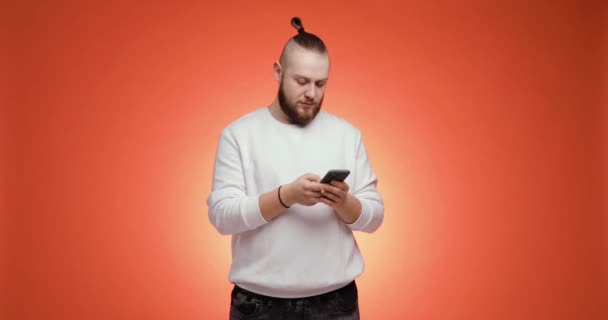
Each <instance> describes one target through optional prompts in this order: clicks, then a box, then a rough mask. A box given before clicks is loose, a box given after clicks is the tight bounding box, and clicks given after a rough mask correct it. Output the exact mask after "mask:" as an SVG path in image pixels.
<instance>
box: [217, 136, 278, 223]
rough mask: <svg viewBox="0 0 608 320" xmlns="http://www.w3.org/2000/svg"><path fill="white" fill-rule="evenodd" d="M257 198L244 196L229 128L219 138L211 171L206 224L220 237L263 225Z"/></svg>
mask: <svg viewBox="0 0 608 320" xmlns="http://www.w3.org/2000/svg"><path fill="white" fill-rule="evenodd" d="M258 198H259V196H257V195H256V196H247V194H246V189H245V177H244V174H243V164H242V161H241V156H240V152H239V148H238V144H237V142H236V139H235V137H234V135H233V134H232V132H231V131H230V130H229V127H228V128H226V129H224V130H223V131H222V133H221V135H220V139H219V142H218V146H217V152H216V156H215V163H214V169H213V183H212V191H211V194H210V195H209V196H208V198H207V206H208V208H209V220H210V221H211V224H213V226H214V227H215V228H216V229H217V230H218V231H219V233H221V234H223V235H228V234H236V233H240V232H244V231H247V230H253V229H256V228H257V227H259V226H261V225H263V224H265V223H267V222H268V221H266V220H265V219H264V217H263V216H262V213H261V211H260V206H259V203H258Z"/></svg>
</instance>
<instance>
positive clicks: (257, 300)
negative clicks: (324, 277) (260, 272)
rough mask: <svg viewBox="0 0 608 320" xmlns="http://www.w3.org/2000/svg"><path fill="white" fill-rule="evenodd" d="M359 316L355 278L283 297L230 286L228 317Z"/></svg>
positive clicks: (310, 319)
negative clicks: (306, 294) (333, 287)
mask: <svg viewBox="0 0 608 320" xmlns="http://www.w3.org/2000/svg"><path fill="white" fill-rule="evenodd" d="M243 319H257V320H262V319H264V320H266V319H270V320H274V319H277V320H284V319H298V320H299V319H302V320H304V319H306V320H321V319H327V320H330V319H331V320H333V319H336V320H337V319H340V320H359V299H358V294H357V285H356V283H355V281H354V280H353V282H351V283H349V284H348V285H346V286H345V287H342V288H340V289H337V290H334V291H331V292H328V293H324V294H321V295H318V296H312V297H305V298H295V299H284V298H274V297H269V296H264V295H260V294H257V293H253V292H251V291H247V290H245V289H243V288H241V287H239V286H236V285H235V286H234V289H232V299H231V302H230V320H243Z"/></svg>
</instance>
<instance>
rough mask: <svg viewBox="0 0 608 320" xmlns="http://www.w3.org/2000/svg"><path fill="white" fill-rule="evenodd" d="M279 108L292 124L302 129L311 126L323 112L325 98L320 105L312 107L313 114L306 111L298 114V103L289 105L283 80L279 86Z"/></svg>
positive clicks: (320, 101)
mask: <svg viewBox="0 0 608 320" xmlns="http://www.w3.org/2000/svg"><path fill="white" fill-rule="evenodd" d="M278 97H279V106H281V110H283V112H284V113H285V114H286V115H287V117H288V118H289V120H290V122H291V123H293V124H297V125H299V126H301V127H303V126H306V125H307V124H309V123H310V122H311V121H312V120H313V119H314V118H315V117H316V116H317V114H318V113H319V111H320V110H321V105H323V98H324V97H321V100H319V102H318V103H316V104H314V105H313V106H312V114H310V113H308V112H306V111H305V113H304V114H301V113H299V112H298V106H297V102H296V103H295V104H292V103H289V102H288V101H287V97H286V96H285V91H284V90H283V79H281V83H280V85H279V94H278Z"/></svg>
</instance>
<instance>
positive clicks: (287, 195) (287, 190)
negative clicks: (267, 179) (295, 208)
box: [281, 184, 295, 207]
mask: <svg viewBox="0 0 608 320" xmlns="http://www.w3.org/2000/svg"><path fill="white" fill-rule="evenodd" d="M281 200H283V203H284V204H285V205H286V206H288V207H291V206H292V205H294V204H295V201H293V197H292V194H291V184H284V185H283V186H282V187H281Z"/></svg>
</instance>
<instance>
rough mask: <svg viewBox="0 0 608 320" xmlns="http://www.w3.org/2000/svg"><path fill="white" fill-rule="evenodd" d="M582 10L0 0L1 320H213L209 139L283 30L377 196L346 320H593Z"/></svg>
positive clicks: (605, 29) (602, 292) (605, 72)
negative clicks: (345, 130)
mask: <svg viewBox="0 0 608 320" xmlns="http://www.w3.org/2000/svg"><path fill="white" fill-rule="evenodd" d="M600 2H601V1H597V4H596V2H593V1H534V4H530V3H529V2H528V1H464V2H460V1H459V2H458V4H456V3H457V2H456V1H452V2H450V1H442V2H439V1H395V2H390V1H365V2H363V1H361V2H358V1H355V2H352V1H350V2H346V1H331V3H330V1H266V2H251V1H243V2H240V3H238V4H236V3H234V2H230V3H228V2H224V3H221V4H220V3H219V2H216V3H213V4H210V3H205V2H203V1H198V2H191V3H179V4H177V3H171V4H169V2H167V3H166V4H158V3H155V4H150V3H146V2H141V3H133V2H132V3H129V4H125V3H121V2H116V3H113V4H108V3H106V2H105V1H104V2H101V1H100V2H99V3H96V4H91V3H87V4H83V3H79V2H74V3H63V4H57V3H55V2H53V3H54V4H52V5H51V4H50V3H51V2H48V3H47V2H42V1H41V2H40V3H27V1H26V2H21V4H19V5H17V4H15V5H13V6H12V7H11V5H8V4H5V5H3V6H4V8H3V9H2V10H0V11H2V12H4V13H3V15H4V16H3V17H2V19H0V20H2V21H3V22H2V23H3V24H6V27H7V28H8V29H6V28H3V29H4V30H9V33H8V34H7V38H6V39H8V41H7V42H4V43H8V46H4V48H3V59H2V60H3V63H4V70H7V72H2V74H4V75H3V76H2V77H0V81H3V84H5V85H3V88H8V91H7V94H6V95H4V97H3V100H2V101H3V102H2V103H3V108H2V112H3V113H2V118H3V119H2V120H3V121H2V122H1V123H2V126H3V127H2V130H1V133H2V136H3V138H2V140H1V142H2V143H3V145H4V148H3V151H4V156H3V157H2V165H3V166H4V167H5V169H6V170H5V171H4V176H3V180H2V187H3V188H5V190H4V191H5V192H4V195H5V196H6V202H5V203H4V202H3V203H2V205H3V207H2V211H3V213H4V215H3V217H2V218H3V220H1V222H2V223H3V225H2V227H3V228H4V229H5V231H6V232H3V240H6V241H3V243H2V247H0V248H2V249H4V257H6V259H3V265H4V269H3V271H4V277H3V281H2V287H0V289H2V295H0V304H1V305H0V306H1V308H2V310H1V311H2V312H3V313H4V315H6V316H5V317H4V318H5V319H227V316H228V309H229V294H230V290H231V288H232V287H231V285H230V283H229V282H228V280H227V277H228V268H229V265H230V238H229V237H224V236H221V235H219V233H217V232H216V231H215V229H213V227H212V226H211V224H210V223H209V221H208V218H207V207H206V204H205V200H206V197H207V195H208V193H209V192H210V188H211V176H212V170H213V160H214V156H215V148H216V145H217V139H218V137H219V133H220V131H221V129H222V128H223V127H224V126H226V125H227V124H228V123H230V122H231V121H233V120H234V119H236V118H237V117H239V116H241V115H243V114H244V113H247V112H250V111H252V110H254V109H255V108H258V107H262V106H265V105H267V104H269V103H270V102H271V101H272V99H273V98H274V95H275V93H276V90H277V83H276V82H275V81H274V80H273V78H272V63H273V61H274V60H275V59H277V58H278V55H279V53H280V50H281V48H282V46H283V44H284V42H285V41H286V40H287V39H288V38H289V37H290V36H292V35H294V34H295V30H294V29H292V28H291V27H290V25H289V20H290V18H291V17H292V16H294V15H298V16H300V17H301V18H302V19H303V22H304V25H305V27H306V29H307V30H308V31H310V32H313V33H316V34H317V35H319V36H320V37H321V38H323V39H324V40H325V42H326V43H327V45H328V47H329V54H330V59H331V61H332V66H331V72H330V82H329V83H328V88H327V91H326V98H325V103H324V106H323V107H324V108H325V109H326V110H328V111H330V112H333V113H335V114H337V115H339V116H342V117H344V118H346V119H348V120H349V121H351V122H352V123H353V124H355V125H356V126H358V127H359V128H360V129H361V130H362V132H363V135H364V140H365V141H366V145H367V147H368V152H369V156H370V160H371V163H372V166H373V167H374V169H375V171H376V173H377V174H378V176H379V190H380V192H381V193H382V195H383V197H384V200H385V220H384V224H383V226H382V227H381V228H380V229H379V230H378V231H377V232H376V233H374V234H371V235H368V234H362V233H357V234H356V237H357V240H358V242H359V245H360V247H361V249H362V251H363V254H364V256H365V257H366V262H367V265H366V270H365V272H364V274H363V276H361V277H360V278H359V279H358V283H359V290H360V305H361V306H360V308H361V314H362V318H363V319H442V320H444V319H509V320H510V319H531V320H532V319H606V318H607V317H608V313H607V311H608V310H606V301H608V297H607V296H606V290H607V289H608V277H607V274H606V268H607V266H608V257H607V254H606V253H607V252H608V232H606V230H608V217H607V216H606V212H608V203H607V201H605V199H606V194H605V192H606V190H607V189H606V182H607V181H608V171H607V170H605V169H606V166H605V161H606V159H608V158H604V159H603V160H602V155H603V156H604V157H606V156H607V153H606V148H605V146H606V143H607V141H608V129H606V127H607V123H608V113H607V112H606V109H608V95H607V92H608V63H607V61H606V58H605V57H607V56H608V45H607V43H608V36H607V33H608V22H607V21H608V17H607V16H606V6H605V5H601V4H599V3H600ZM7 75H9V76H8V77H7ZM3 91H4V90H3ZM5 102H8V103H5ZM317 174H322V173H317ZM602 177H603V178H602ZM0 317H2V314H0Z"/></svg>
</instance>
